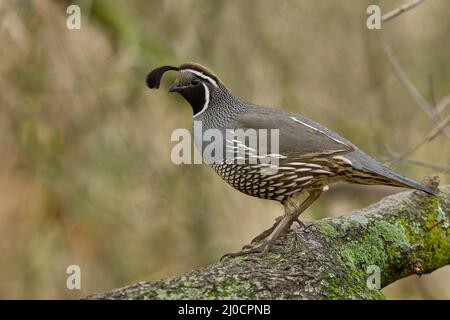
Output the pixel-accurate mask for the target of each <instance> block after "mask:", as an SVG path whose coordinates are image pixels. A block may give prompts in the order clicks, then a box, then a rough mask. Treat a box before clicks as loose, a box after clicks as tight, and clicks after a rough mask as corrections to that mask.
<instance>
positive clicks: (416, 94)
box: [380, 33, 450, 138]
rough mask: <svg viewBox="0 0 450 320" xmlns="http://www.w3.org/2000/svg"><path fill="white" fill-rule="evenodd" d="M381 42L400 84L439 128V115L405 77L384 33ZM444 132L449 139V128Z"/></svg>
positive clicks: (381, 35)
mask: <svg viewBox="0 0 450 320" xmlns="http://www.w3.org/2000/svg"><path fill="white" fill-rule="evenodd" d="M380 42H381V45H382V47H383V50H384V53H385V54H386V57H387V58H388V61H389V63H390V65H391V67H392V69H393V71H394V73H395V75H396V76H397V78H398V79H399V80H400V82H401V83H402V85H403V86H404V87H405V88H406V90H408V92H409V94H410V95H411V97H412V98H413V99H414V101H415V102H416V104H417V106H419V108H420V109H422V111H423V112H425V113H426V114H427V115H428V117H430V119H431V120H433V121H434V122H435V123H436V124H437V125H438V126H439V125H440V121H439V118H438V117H437V114H436V113H435V112H434V110H433V107H432V106H431V105H430V104H429V103H428V102H427V101H426V100H425V99H424V98H423V97H422V95H421V94H420V93H419V91H418V90H417V89H416V87H415V86H414V85H413V84H412V82H411V81H410V80H409V79H408V77H407V76H406V75H405V73H404V72H403V70H402V68H401V67H400V64H399V63H398V61H397V59H396V58H395V57H394V55H393V53H392V50H391V47H390V46H389V44H388V43H387V41H386V39H385V37H384V35H383V33H381V34H380ZM443 131H444V133H445V135H446V136H447V137H448V138H450V131H449V130H448V129H447V128H443Z"/></svg>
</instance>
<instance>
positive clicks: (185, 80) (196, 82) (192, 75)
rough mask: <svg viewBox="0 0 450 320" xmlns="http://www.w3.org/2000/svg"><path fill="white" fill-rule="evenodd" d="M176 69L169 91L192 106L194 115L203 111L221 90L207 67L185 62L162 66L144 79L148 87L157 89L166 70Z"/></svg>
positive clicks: (217, 81)
mask: <svg viewBox="0 0 450 320" xmlns="http://www.w3.org/2000/svg"><path fill="white" fill-rule="evenodd" d="M171 70H174V71H178V75H177V78H176V79H175V82H174V83H172V85H171V86H170V87H169V92H177V93H179V94H181V95H182V96H183V97H184V98H185V99H186V100H187V102H189V104H190V105H191V106H192V110H193V112H194V117H195V116H197V115H199V114H201V113H203V112H204V111H205V110H206V109H207V108H208V105H209V102H210V100H211V97H212V96H213V95H214V94H215V93H216V92H217V91H219V90H221V87H222V86H221V81H220V80H219V78H218V77H217V76H216V75H215V74H214V73H213V72H212V71H210V70H209V69H208V68H206V67H204V66H202V65H199V64H197V63H185V64H182V65H181V66H179V67H173V66H162V67H159V68H156V69H154V70H152V71H151V72H150V73H149V74H148V76H147V79H146V82H147V86H148V87H149V88H150V89H157V88H159V85H160V83H161V78H162V76H163V75H164V73H165V72H166V71H171Z"/></svg>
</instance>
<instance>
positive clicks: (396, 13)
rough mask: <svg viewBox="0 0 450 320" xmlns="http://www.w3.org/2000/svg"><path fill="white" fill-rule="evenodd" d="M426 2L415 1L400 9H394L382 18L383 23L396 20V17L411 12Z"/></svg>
mask: <svg viewBox="0 0 450 320" xmlns="http://www.w3.org/2000/svg"><path fill="white" fill-rule="evenodd" d="M424 1H425V0H414V1H411V2H409V3H406V4H404V5H402V6H401V7H398V8H397V9H394V10H392V11H389V12H388V13H386V14H383V16H382V17H381V21H383V22H387V21H389V20H391V19H394V18H395V17H397V16H399V15H401V14H402V13H403V12H406V11H408V10H411V9H412V8H414V7H416V6H418V5H419V4H421V3H422V2H424Z"/></svg>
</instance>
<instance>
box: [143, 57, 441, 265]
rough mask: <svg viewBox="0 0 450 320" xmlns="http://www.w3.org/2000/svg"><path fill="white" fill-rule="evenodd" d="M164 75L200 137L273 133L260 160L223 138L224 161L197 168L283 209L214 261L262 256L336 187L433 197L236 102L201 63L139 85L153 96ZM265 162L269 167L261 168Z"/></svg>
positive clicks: (301, 122)
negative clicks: (271, 145) (384, 188)
mask: <svg viewBox="0 0 450 320" xmlns="http://www.w3.org/2000/svg"><path fill="white" fill-rule="evenodd" d="M168 71H176V72H177V76H176V79H175V81H174V82H173V83H172V84H171V86H170V87H169V90H168V91H169V92H173V93H178V94H180V95H181V96H182V97H183V98H184V99H185V100H186V101H187V102H188V103H189V104H190V106H191V107H192V111H193V123H195V122H197V123H201V124H202V129H203V130H207V129H215V130H218V131H219V132H221V133H225V132H227V130H237V129H241V130H251V129H253V130H277V133H278V136H277V139H278V150H277V153H273V152H272V150H271V149H269V150H266V152H265V153H264V152H261V153H260V152H259V151H260V150H259V148H260V144H258V145H257V147H256V148H255V147H254V146H253V147H251V146H250V145H249V142H248V141H242V139H241V140H239V139H238V140H236V139H227V136H226V134H224V136H223V138H222V140H223V141H222V144H223V151H224V153H226V154H227V155H229V154H230V152H231V154H232V156H231V157H229V156H227V157H223V159H221V160H220V158H219V161H211V159H207V158H205V156H203V157H204V161H205V162H206V163H208V164H209V165H210V166H211V167H212V168H213V169H214V170H215V172H216V173H217V174H218V175H219V176H220V177H221V178H222V179H224V180H225V181H226V182H227V183H229V184H230V185H231V186H232V187H234V188H235V189H237V190H239V191H241V192H243V193H245V194H247V195H250V196H254V197H258V198H262V199H268V200H274V201H278V202H280V203H281V204H282V205H283V207H284V215H282V216H280V217H278V218H277V219H276V220H275V223H274V224H273V226H272V227H270V228H269V229H267V230H265V231H263V232H262V233H261V234H259V235H258V236H257V237H255V238H254V239H253V240H252V241H251V242H250V244H248V245H245V246H244V247H243V248H242V250H240V251H238V252H232V253H227V254H225V255H224V256H223V257H222V258H221V260H222V259H224V258H230V257H236V256H242V255H248V254H258V255H263V254H265V253H267V252H268V251H269V250H270V248H271V247H272V246H273V245H274V243H276V241H278V239H279V238H280V236H282V235H283V234H285V233H286V232H287V231H288V230H289V228H290V227H291V225H292V224H293V223H294V222H297V223H299V224H300V225H303V226H304V224H303V223H302V222H300V220H299V216H300V214H301V213H302V212H304V211H305V210H306V209H307V208H308V207H309V206H310V205H311V204H312V203H313V202H315V201H316V200H317V199H318V198H319V197H320V195H321V194H322V193H323V192H324V191H326V190H328V187H329V185H331V184H333V183H336V182H346V183H353V184H363V185H389V186H396V187H404V188H410V189H416V190H420V191H422V192H425V193H427V194H429V195H432V196H435V195H437V191H435V190H433V189H432V188H430V187H428V186H426V185H424V184H421V183H418V182H416V181H414V180H412V179H409V178H406V177H404V176H402V175H400V174H399V173H397V172H395V171H394V170H392V169H390V168H388V167H387V166H385V165H383V164H381V163H380V162H378V161H376V160H375V159H374V158H372V157H371V156H369V155H367V154H366V153H365V152H363V151H362V150H360V149H359V148H358V147H357V146H355V145H354V144H353V143H351V142H350V141H349V140H347V139H345V138H343V137H341V136H340V135H339V134H337V133H335V132H333V131H332V130H330V129H328V128H326V127H325V126H323V125H321V124H319V123H317V122H315V121H313V120H310V119H308V118H306V117H304V116H301V115H299V114H295V113H292V112H288V111H285V110H282V109H277V108H271V107H266V106H260V105H257V104H254V103H251V102H248V101H245V100H243V99H241V98H239V97H238V96H236V95H234V94H233V93H232V92H231V91H230V90H229V89H228V87H227V86H226V85H225V84H224V82H223V81H222V80H221V79H220V78H219V77H218V76H217V75H216V74H215V73H214V72H212V71H211V70H210V69H209V68H207V67H205V66H203V65H201V64H198V63H194V62H188V63H183V64H181V65H180V66H169V65H165V66H161V67H158V68H155V69H153V70H152V71H151V72H150V73H149V74H148V75H147V77H146V84H147V86H148V87H149V88H150V89H158V88H159V87H160V83H161V78H162V77H163V75H164V73H166V72H168ZM194 141H195V145H196V147H197V149H199V150H202V151H204V149H205V143H203V140H202V137H201V134H200V133H196V132H195V130H194ZM266 149H267V148H266ZM237 151H240V152H241V153H240V155H242V154H244V155H246V156H247V157H249V158H251V159H252V160H253V161H252V162H251V163H250V161H247V162H246V161H238V160H240V159H241V158H242V157H241V158H239V157H238V156H236V152H237ZM268 159H269V160H276V161H271V162H270V161H269V162H268V161H267V160H268ZM273 163H275V165H274V164H273ZM264 169H265V170H264ZM268 169H273V170H268Z"/></svg>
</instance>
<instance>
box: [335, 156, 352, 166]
mask: <svg viewBox="0 0 450 320" xmlns="http://www.w3.org/2000/svg"><path fill="white" fill-rule="evenodd" d="M333 159H336V160H341V161H343V162H345V163H348V164H349V165H351V166H353V163H352V162H351V161H350V160H349V159H347V158H346V157H344V156H334V157H333Z"/></svg>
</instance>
